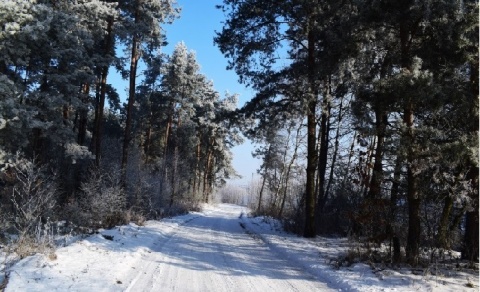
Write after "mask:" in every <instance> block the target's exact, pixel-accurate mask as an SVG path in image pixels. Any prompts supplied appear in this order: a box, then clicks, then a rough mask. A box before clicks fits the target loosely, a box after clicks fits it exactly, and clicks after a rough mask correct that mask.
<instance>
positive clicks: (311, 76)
mask: <svg viewBox="0 0 480 292" xmlns="http://www.w3.org/2000/svg"><path fill="white" fill-rule="evenodd" d="M312 8H313V9H315V7H312ZM314 16H315V15H311V16H310V19H309V25H308V26H309V29H308V35H307V39H308V44H307V51H308V53H307V66H308V86H309V88H308V92H307V94H308V104H307V170H306V172H307V173H306V175H307V177H306V187H305V229H304V232H303V236H304V237H307V238H309V237H310V238H311V237H315V235H316V228H315V207H316V202H315V199H316V198H315V197H316V196H315V171H316V168H317V165H316V164H317V157H318V156H317V149H316V148H317V147H316V142H317V141H316V140H317V139H316V130H317V129H316V128H317V121H316V111H317V94H318V91H317V87H316V85H315V83H316V76H315V75H316V74H315V69H316V61H315V33H314V31H313V27H314V26H315V17H314Z"/></svg>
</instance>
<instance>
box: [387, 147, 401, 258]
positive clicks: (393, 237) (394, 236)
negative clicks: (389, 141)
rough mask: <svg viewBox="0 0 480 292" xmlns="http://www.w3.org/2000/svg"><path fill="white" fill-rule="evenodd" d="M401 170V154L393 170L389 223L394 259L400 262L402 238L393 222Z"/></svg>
mask: <svg viewBox="0 0 480 292" xmlns="http://www.w3.org/2000/svg"><path fill="white" fill-rule="evenodd" d="M401 171H402V161H401V159H400V156H398V157H397V159H396V162H395V169H394V170H393V181H392V188H391V191H390V223H389V224H388V226H389V227H388V228H389V233H390V237H391V240H392V244H393V256H392V261H393V262H394V263H399V262H400V259H401V257H402V254H401V250H400V240H399V238H398V236H397V233H396V231H395V229H394V227H393V225H392V223H393V222H395V217H396V212H397V201H398V194H399V188H400V177H401ZM390 253H391V252H390Z"/></svg>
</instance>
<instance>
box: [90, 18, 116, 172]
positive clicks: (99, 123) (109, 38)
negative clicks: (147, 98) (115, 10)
mask: <svg viewBox="0 0 480 292" xmlns="http://www.w3.org/2000/svg"><path fill="white" fill-rule="evenodd" d="M113 21H114V20H113V17H111V18H109V19H108V24H107V35H106V37H105V39H106V42H105V47H104V54H105V56H108V54H109V53H110V51H111V50H112V46H113V35H112V34H113V33H112V31H113ZM107 76H108V66H103V68H102V73H101V78H100V95H99V97H98V104H97V109H96V111H95V118H96V119H95V130H94V137H95V165H96V166H97V167H98V166H99V165H100V160H101V156H102V138H103V137H102V135H103V111H104V108H105V98H106V95H107Z"/></svg>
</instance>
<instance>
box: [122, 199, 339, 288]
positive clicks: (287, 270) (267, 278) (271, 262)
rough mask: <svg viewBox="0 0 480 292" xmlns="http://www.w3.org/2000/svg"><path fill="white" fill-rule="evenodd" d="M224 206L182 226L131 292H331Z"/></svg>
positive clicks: (161, 246) (151, 259)
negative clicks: (259, 236)
mask: <svg viewBox="0 0 480 292" xmlns="http://www.w3.org/2000/svg"><path fill="white" fill-rule="evenodd" d="M240 212H241V209H240V208H239V207H237V206H230V205H223V208H222V209H215V210H210V211H208V212H207V214H206V215H205V216H200V217H197V218H196V219H194V220H192V221H190V222H188V223H187V224H185V225H183V226H182V228H179V229H178V230H177V231H176V232H175V233H174V234H172V235H171V237H170V238H168V239H167V240H166V241H165V240H162V241H161V243H159V245H158V246H157V247H156V248H155V249H153V250H152V253H151V254H149V257H148V259H145V263H144V266H143V268H142V269H140V270H139V271H138V273H137V275H136V277H135V278H134V279H133V280H132V281H131V282H130V284H129V286H128V288H127V291H222V292H223V291H328V290H329V289H328V287H327V285H326V284H323V283H321V282H319V281H317V280H316V279H315V278H314V277H313V276H311V275H309V274H308V273H306V272H304V271H302V270H301V269H300V268H298V267H295V266H294V265H293V264H292V263H290V262H288V261H287V260H284V259H282V258H281V257H280V255H278V254H275V253H274V252H272V251H271V250H270V249H269V248H268V246H266V245H265V244H264V243H263V242H262V241H261V240H258V239H255V238H254V237H252V236H249V235H248V234H247V233H246V232H245V230H244V229H243V228H242V227H241V225H240V220H239V215H240Z"/></svg>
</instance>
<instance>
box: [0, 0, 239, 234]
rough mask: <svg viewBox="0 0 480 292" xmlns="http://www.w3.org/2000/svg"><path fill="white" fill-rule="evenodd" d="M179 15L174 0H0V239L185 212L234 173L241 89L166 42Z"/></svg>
mask: <svg viewBox="0 0 480 292" xmlns="http://www.w3.org/2000/svg"><path fill="white" fill-rule="evenodd" d="M179 15H180V8H179V6H178V5H177V3H176V1H174V0H120V1H109V0H79V1H67V0H38V1H23V0H7V1H2V2H1V3H0V28H1V29H0V183H1V191H0V209H1V210H0V213H1V214H2V215H1V217H0V231H1V232H0V233H1V234H2V236H1V237H0V239H1V238H3V235H8V234H20V235H21V238H25V240H27V239H28V240H30V239H32V238H33V239H34V237H35V236H34V235H35V233H36V232H38V226H40V225H42V226H43V225H44V224H46V221H49V220H50V221H52V220H65V219H67V220H68V221H69V224H72V225H75V226H77V227H79V228H80V227H82V228H96V227H102V226H114V225H115V224H119V223H122V222H126V221H128V220H129V219H135V218H137V219H139V218H143V220H144V219H145V218H159V217H161V216H166V215H169V214H174V213H179V212H184V211H186V210H191V209H194V208H197V205H198V203H199V202H208V200H209V198H210V197H211V195H212V192H213V190H214V188H215V187H216V186H218V185H222V184H223V183H224V181H225V179H227V178H229V177H231V176H233V175H235V172H234V170H233V168H232V166H231V160H232V154H231V152H230V148H231V147H233V146H234V145H236V144H237V143H239V142H241V138H240V137H239V135H238V133H237V132H236V131H235V129H234V128H229V127H226V124H225V119H224V117H225V116H226V115H228V114H229V113H230V112H232V111H233V110H234V109H235V108H236V103H237V96H236V95H230V94H226V95H225V96H221V95H220V94H219V93H218V92H217V91H216V90H215V88H214V86H213V83H212V82H211V81H210V80H209V79H208V78H207V76H205V75H203V74H202V73H201V72H200V65H199V64H198V63H197V60H196V56H195V53H194V52H193V51H189V50H188V49H187V48H186V46H185V44H183V43H179V44H177V46H176V47H175V49H174V50H173V52H172V54H171V55H167V54H165V53H162V47H164V46H165V45H166V31H165V29H164V28H165V25H166V24H168V23H171V22H173V21H174V20H175V19H176V18H178V17H179ZM113 70H117V71H118V72H120V73H121V75H122V77H123V78H124V79H126V80H128V82H129V85H128V97H127V99H126V101H125V103H123V101H122V100H120V97H119V93H118V92H117V88H116V87H115V86H116V85H115V84H111V83H110V79H111V78H110V77H111V74H110V73H111V72H112V71H113ZM138 76H143V78H141V79H140V78H137V77H138ZM42 226H40V227H42ZM42 228H43V227H42ZM4 239H5V238H4ZM33 239H32V240H33ZM5 240H6V239H5Z"/></svg>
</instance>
